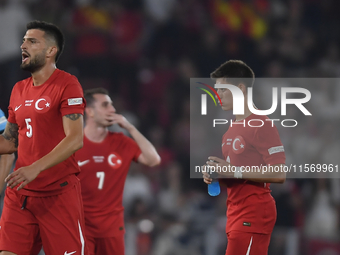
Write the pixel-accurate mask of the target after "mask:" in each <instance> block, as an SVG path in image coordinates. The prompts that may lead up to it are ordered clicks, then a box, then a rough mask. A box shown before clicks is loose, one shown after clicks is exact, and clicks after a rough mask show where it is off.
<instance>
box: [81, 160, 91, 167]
mask: <svg viewBox="0 0 340 255" xmlns="http://www.w3.org/2000/svg"><path fill="white" fill-rule="evenodd" d="M89 162H90V160H89V159H88V160H85V161H79V160H78V166H83V165H86V164H87V163H89Z"/></svg>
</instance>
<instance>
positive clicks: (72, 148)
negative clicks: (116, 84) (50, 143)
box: [5, 114, 83, 190]
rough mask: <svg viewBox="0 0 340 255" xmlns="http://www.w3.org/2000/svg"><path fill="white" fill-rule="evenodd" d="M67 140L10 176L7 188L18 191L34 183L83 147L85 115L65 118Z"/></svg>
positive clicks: (73, 115) (69, 115)
mask: <svg viewBox="0 0 340 255" xmlns="http://www.w3.org/2000/svg"><path fill="white" fill-rule="evenodd" d="M63 127H64V133H65V138H64V139H63V140H61V141H60V143H59V144H58V145H57V146H56V147H54V149H53V150H52V151H51V152H50V153H48V154H47V155H45V156H44V157H42V158H41V159H39V160H37V161H36V162H34V163H33V164H32V165H29V166H25V167H21V168H19V169H18V170H16V171H15V172H13V173H12V174H10V175H9V176H8V177H7V178H6V179H5V181H6V182H7V186H9V187H11V188H14V187H16V186H17V185H18V184H20V183H21V184H20V186H19V187H18V190H20V189H22V188H23V187H25V185H26V184H28V183H30V182H31V181H33V180H34V179H35V178H36V177H37V176H38V174H39V173H40V172H42V171H44V170H46V169H48V168H50V167H52V166H55V165H57V164H59V163H60V162H62V161H64V160H65V159H67V158H68V157H70V156H71V155H72V154H73V153H74V152H76V151H77V150H79V149H80V148H81V147H82V146H83V115H82V114H68V115H65V116H63Z"/></svg>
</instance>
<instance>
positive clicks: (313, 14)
mask: <svg viewBox="0 0 340 255" xmlns="http://www.w3.org/2000/svg"><path fill="white" fill-rule="evenodd" d="M339 7H340V6H339V2H338V1H336V0H324V1H317V0H296V1H295V0H291V1H283V0H272V1H269V0H255V1H225V0H211V1H207V0H206V1H204V0H124V1H123V0H121V1H118V0H116V1H114V0H100V1H99V0H97V1H90V0H73V1H71V0H0V88H1V89H0V91H1V92H0V100H1V101H0V107H1V108H2V109H3V110H4V111H6V108H7V105H8V99H9V95H10V91H11V88H12V86H13V85H14V83H15V82H16V81H18V80H20V79H22V78H25V77H27V75H28V74H27V73H24V72H22V71H21V70H20V69H19V65H20V58H21V56H20V49H19V47H20V43H21V40H22V36H23V35H24V31H25V24H26V22H28V21H30V20H32V19H39V20H45V21H49V22H53V23H55V24H57V25H59V26H60V28H61V29H62V30H63V31H64V33H65V35H66V46H65V50H64V53H63V55H62V57H61V59H60V62H59V63H58V67H59V68H60V69H64V70H66V71H68V72H70V73H72V74H74V75H76V76H77V77H78V78H79V80H80V82H81V84H82V86H83V87H84V89H87V88H92V87H97V86H102V87H106V88H107V89H109V91H110V92H111V94H112V98H113V102H114V105H115V107H116V109H117V111H118V112H120V113H122V114H124V115H126V117H127V118H129V119H130V121H132V122H133V123H134V124H135V125H136V126H137V127H138V128H139V129H140V130H141V131H142V133H143V134H145V135H146V136H147V138H148V139H150V140H151V142H152V143H153V144H154V145H155V146H156V148H157V150H158V152H159V153H160V155H161V157H162V164H161V166H159V167H157V168H153V169H147V168H143V167H141V166H139V165H137V164H134V165H133V166H132V167H131V170H130V174H129V176H128V179H127V181H126V185H125V195H124V206H125V209H126V213H125V215H126V216H125V221H126V254H127V255H149V254H150V255H151V254H152V255H186V254H188V255H189V254H190V255H192V254H195V255H217V254H224V250H225V246H226V236H225V234H224V233H225V232H224V229H225V220H226V219H225V198H226V194H225V192H223V193H222V195H220V196H219V197H217V198H212V197H209V196H208V195H207V192H206V185H205V184H204V183H203V181H201V180H195V179H190V178H189V171H188V165H189V157H190V151H189V148H190V141H189V131H190V126H189V122H190V120H189V118H190V117H189V116H190V111H189V110H190V109H189V79H190V78H192V77H209V74H210V72H211V71H213V70H214V69H215V68H216V67H218V66H219V65H220V64H221V63H222V62H224V61H226V60H228V59H241V60H243V61H245V62H246V63H247V64H248V65H249V66H251V67H252V68H253V70H254V72H255V74H256V76H257V77H339V76H340V58H339V57H340V56H339V39H340V38H339V37H340V32H339V30H340V26H339V24H340V15H339V14H338V10H339ZM311 89H312V90H311V93H312V96H314V95H317V97H318V100H317V101H316V102H317V103H318V104H317V105H314V109H315V110H316V111H317V112H318V114H319V115H318V116H319V119H318V124H316V121H312V122H309V123H305V126H302V127H301V128H300V129H299V131H298V133H297V134H296V137H294V141H291V140H289V139H287V140H284V141H283V143H284V145H285V147H286V150H287V151H288V150H290V154H293V156H294V157H296V158H299V159H300V160H301V162H302V163H312V162H315V161H316V160H317V159H318V158H320V157H322V155H323V154H322V153H323V151H324V150H325V148H326V147H331V148H337V150H335V151H339V146H340V144H339V143H338V141H339V134H338V132H337V129H336V127H337V126H339V116H340V111H339V109H340V101H339V100H338V99H339V98H340V92H339V90H340V89H339V86H330V85H327V84H324V85H320V86H317V87H313V88H311ZM324 120H327V125H326V124H323V123H324V122H323V121H324ZM318 134H325V135H324V136H322V137H326V138H327V139H316V137H317V136H318ZM313 138H315V139H313ZM320 155H321V156H320ZM335 157H339V156H338V155H335ZM330 160H332V159H330ZM315 163H317V162H315ZM271 187H272V189H273V192H272V194H273V196H274V197H275V199H276V202H277V209H278V220H277V223H276V227H275V229H274V233H273V236H272V241H271V245H270V251H269V254H270V255H272V254H275V255H281V254H285V255H286V254H287V255H298V254H301V255H314V254H315V255H316V254H318V255H321V254H332V255H333V254H334V255H335V254H340V245H339V243H340V242H339V232H340V231H339V230H340V181H339V179H331V180H329V179H327V180H324V179H313V180H312V179H309V180H305V179H300V180H291V179H290V180H287V181H286V183H285V184H284V185H272V186H271Z"/></svg>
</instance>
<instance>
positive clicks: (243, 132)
mask: <svg viewBox="0 0 340 255" xmlns="http://www.w3.org/2000/svg"><path fill="white" fill-rule="evenodd" d="M235 77H237V78H235ZM211 78H213V79H215V80H216V84H232V85H234V86H237V87H238V88H239V89H241V91H242V92H243V95H244V98H245V100H244V101H245V104H244V107H245V108H244V109H245V111H244V115H236V116H235V117H236V119H235V120H234V123H236V124H233V125H232V126H230V127H229V129H228V131H227V132H226V133H225V134H224V135H223V138H222V153H223V156H224V159H221V158H218V157H214V156H211V157H209V160H208V162H207V163H206V164H207V165H210V166H215V167H216V166H220V167H225V168H224V169H228V168H227V167H228V166H234V167H236V171H234V172H233V171H226V172H221V173H219V175H220V177H223V178H226V179H220V182H222V183H224V184H226V186H227V193H228V198H227V226H226V233H227V238H228V245H227V250H226V253H225V254H226V255H266V254H267V253H268V246H269V242H270V236H271V233H272V231H273V228H274V225H275V221H276V206H275V201H274V199H273V197H272V196H271V194H270V192H271V191H270V188H269V185H270V183H274V182H276V183H283V182H284V181H285V179H286V175H285V173H284V171H278V172H269V171H268V172H266V173H262V172H244V171H242V169H244V168H241V167H247V166H248V167H250V166H256V167H258V168H259V169H261V166H268V165H270V166H272V167H277V168H282V167H283V166H284V164H285V159H286V158H285V153H284V148H283V146H282V143H281V140H280V137H279V133H278V131H277V129H276V127H275V126H272V122H271V121H265V120H266V119H268V117H267V116H259V115H254V114H252V113H251V112H250V110H249V108H248V105H247V101H248V100H247V87H250V86H252V85H253V83H254V79H255V76H254V73H253V71H252V69H251V68H250V67H249V66H247V65H246V64H245V63H244V62H242V61H239V60H229V61H227V62H225V63H224V64H222V65H221V66H220V67H219V68H217V69H216V70H215V71H214V72H213V73H212V74H211ZM217 93H218V95H219V96H220V98H221V102H222V104H221V108H222V110H224V111H229V110H232V109H233V98H232V94H231V91H230V90H228V89H223V88H219V89H217ZM251 119H260V120H262V121H263V122H264V125H263V126H262V127H251V126H250V125H248V124H247V123H248V121H249V120H251ZM252 125H253V126H255V125H257V126H261V125H260V124H258V123H257V124H255V121H254V123H252ZM211 160H213V161H214V162H211ZM203 177H204V182H205V183H207V184H210V183H211V181H212V179H211V178H209V177H210V176H209V174H208V173H204V174H203Z"/></svg>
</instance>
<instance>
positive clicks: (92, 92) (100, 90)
mask: <svg viewBox="0 0 340 255" xmlns="http://www.w3.org/2000/svg"><path fill="white" fill-rule="evenodd" d="M95 94H102V95H108V96H109V92H108V91H107V89H104V88H94V89H87V90H85V91H84V98H85V100H86V106H91V105H92V104H93V102H94V101H95V99H94V97H93V95H95Z"/></svg>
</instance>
